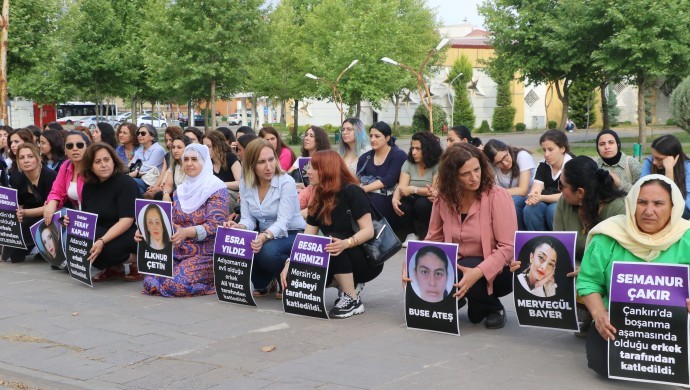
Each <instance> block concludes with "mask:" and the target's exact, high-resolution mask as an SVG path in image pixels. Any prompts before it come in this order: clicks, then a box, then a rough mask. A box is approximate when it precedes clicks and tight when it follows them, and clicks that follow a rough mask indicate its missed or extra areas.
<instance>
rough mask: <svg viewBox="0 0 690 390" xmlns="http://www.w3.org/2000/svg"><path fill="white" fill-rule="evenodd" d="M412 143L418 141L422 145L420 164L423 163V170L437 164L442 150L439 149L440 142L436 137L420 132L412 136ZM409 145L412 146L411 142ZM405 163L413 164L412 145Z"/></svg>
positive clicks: (426, 132)
mask: <svg viewBox="0 0 690 390" xmlns="http://www.w3.org/2000/svg"><path fill="white" fill-rule="evenodd" d="M412 141H419V143H420V144H421V145H422V162H424V167H425V168H431V167H433V166H434V165H436V164H438V162H439V160H440V159H441V154H442V153H443V149H442V148H441V141H440V140H439V139H438V137H437V136H435V135H433V134H432V133H430V132H428V131H421V132H419V133H414V134H412ZM410 144H412V142H411V141H410ZM407 161H409V162H410V163H412V164H414V158H412V145H410V151H409V152H408V153H407Z"/></svg>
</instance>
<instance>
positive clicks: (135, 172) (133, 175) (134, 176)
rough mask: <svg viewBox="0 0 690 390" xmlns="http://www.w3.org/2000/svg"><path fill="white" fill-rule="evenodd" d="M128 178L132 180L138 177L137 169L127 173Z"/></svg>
mask: <svg viewBox="0 0 690 390" xmlns="http://www.w3.org/2000/svg"><path fill="white" fill-rule="evenodd" d="M129 176H130V177H133V178H137V177H139V170H138V169H135V170H133V171H132V172H130V173H129Z"/></svg>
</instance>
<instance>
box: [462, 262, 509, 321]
mask: <svg viewBox="0 0 690 390" xmlns="http://www.w3.org/2000/svg"><path fill="white" fill-rule="evenodd" d="M482 261H484V259H483V258H482V257H464V258H462V259H460V260H458V264H460V265H461V266H463V267H467V268H475V267H476V266H477V265H479V263H481V262H482ZM460 279H462V272H461V271H460V270H458V281H459V280H460ZM488 283H489V282H488V281H487V280H486V278H481V279H479V280H478V281H477V283H475V284H474V286H472V287H470V291H468V292H467V294H465V298H467V310H468V315H469V317H470V321H471V322H473V323H478V322H480V321H481V320H483V319H484V318H485V317H486V316H487V315H488V314H489V313H491V312H493V311H500V310H503V304H502V303H501V301H500V300H499V298H500V297H504V296H506V295H508V294H510V293H511V292H513V274H512V273H511V272H510V269H509V268H508V267H503V271H502V272H501V273H499V274H498V275H496V278H495V279H494V283H493V287H494V291H493V293H492V294H491V295H489V292H488V290H487V288H488Z"/></svg>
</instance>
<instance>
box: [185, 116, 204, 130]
mask: <svg viewBox="0 0 690 390" xmlns="http://www.w3.org/2000/svg"><path fill="white" fill-rule="evenodd" d="M205 125H206V118H204V116H203V115H199V114H194V127H204V126H205ZM187 126H189V118H187V117H182V119H180V127H182V128H185V127H187Z"/></svg>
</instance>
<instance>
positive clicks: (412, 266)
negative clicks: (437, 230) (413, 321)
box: [407, 245, 455, 303]
mask: <svg viewBox="0 0 690 390" xmlns="http://www.w3.org/2000/svg"><path fill="white" fill-rule="evenodd" d="M407 274H408V275H409V277H410V279H412V282H411V283H410V285H411V287H412V290H413V291H414V292H415V294H416V295H417V297H419V298H420V299H422V300H423V301H425V302H429V303H436V302H441V301H442V300H444V299H445V298H446V297H448V296H449V295H450V294H451V292H452V291H453V283H454V282H455V262H454V261H451V260H450V259H449V258H448V255H447V254H446V253H445V252H444V251H443V250H442V249H441V248H439V247H437V246H432V245H427V246H423V247H421V248H420V249H419V250H418V251H417V252H415V253H414V254H413V255H412V256H411V257H410V261H409V262H408V269H407Z"/></svg>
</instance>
